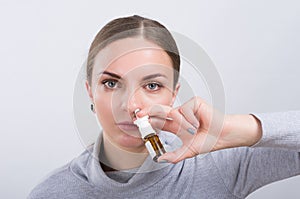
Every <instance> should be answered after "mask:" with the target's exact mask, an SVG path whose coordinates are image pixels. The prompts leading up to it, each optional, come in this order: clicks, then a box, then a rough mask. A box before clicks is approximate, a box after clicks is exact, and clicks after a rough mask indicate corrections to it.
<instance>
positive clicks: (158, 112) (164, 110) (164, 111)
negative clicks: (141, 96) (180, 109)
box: [137, 104, 173, 119]
mask: <svg viewBox="0 0 300 199" xmlns="http://www.w3.org/2000/svg"><path fill="white" fill-rule="evenodd" d="M172 109H173V108H172V107H170V106H165V105H160V104H156V105H153V106H151V107H147V108H144V109H142V110H141V111H139V112H138V113H137V117H142V116H145V115H149V117H159V118H164V119H167V118H169V116H168V115H169V113H170V111H171V110H172ZM172 119H173V118H172Z"/></svg>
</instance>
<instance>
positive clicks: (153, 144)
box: [144, 133, 166, 162]
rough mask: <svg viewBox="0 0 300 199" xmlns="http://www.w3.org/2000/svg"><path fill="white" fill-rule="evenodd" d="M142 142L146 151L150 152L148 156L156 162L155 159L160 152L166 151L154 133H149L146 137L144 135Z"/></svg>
mask: <svg viewBox="0 0 300 199" xmlns="http://www.w3.org/2000/svg"><path fill="white" fill-rule="evenodd" d="M144 142H145V145H146V147H147V150H148V152H149V153H150V156H151V157H152V159H153V160H154V161H155V162H157V159H158V158H159V157H160V156H161V155H162V154H164V153H166V150H165V148H164V146H163V145H162V143H161V141H160V140H159V137H158V136H157V135H156V134H154V133H151V134H149V135H147V136H146V137H144Z"/></svg>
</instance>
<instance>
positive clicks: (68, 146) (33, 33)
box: [0, 0, 300, 199]
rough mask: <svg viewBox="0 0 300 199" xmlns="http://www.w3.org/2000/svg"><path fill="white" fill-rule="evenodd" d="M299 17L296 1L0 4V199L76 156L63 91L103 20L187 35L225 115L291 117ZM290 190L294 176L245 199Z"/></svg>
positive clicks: (295, 191)
mask: <svg viewBox="0 0 300 199" xmlns="http://www.w3.org/2000/svg"><path fill="white" fill-rule="evenodd" d="M299 10H300V3H299V1H297V0H295V1H292V0H286V1H279V0H277V1H274V0H251V1H250V0H247V1H241V0H235V1H233V0H227V1H224V0H219V1H213V0H207V1H178V2H176V1H174V0H168V1H166V0H165V1H158V0H157V1H154V0H151V1H139V0H135V1H113V0H110V1H96V0H94V1H74V0H72V1H71V0H68V1H58V0H51V1H38V0H36V1H33V0H26V1H21V0H19V1H16V0H0V24H1V31H0V34H1V37H0V56H1V73H0V74H1V76H0V91H1V96H0V97H1V103H0V114H1V115H0V122H1V125H0V135H1V139H0V147H1V150H0V158H1V164H0V176H1V181H0V198H12V199H13V198H25V197H26V196H27V194H28V193H29V191H30V190H31V189H32V188H33V187H34V186H35V185H36V184H37V183H38V182H39V180H41V179H42V177H43V176H45V175H46V174H47V173H48V172H50V171H52V170H53V169H54V168H57V167H60V166H61V165H63V164H65V163H67V162H69V161H70V160H71V159H73V158H74V157H76V156H78V155H79V154H80V153H81V152H82V151H83V150H84V146H83V145H82V143H81V140H80V138H79V137H78V135H77V132H76V129H75V124H74V120H73V111H72V108H73V101H72V100H73V99H72V97H73V89H74V85H75V80H76V78H77V75H78V73H79V71H80V67H81V65H82V63H83V62H84V61H85V58H86V56H87V52H88V48H89V45H90V43H91V41H92V39H93V37H94V36H95V34H96V33H97V32H98V30H99V29H100V28H101V27H102V26H103V25H104V24H105V23H106V22H108V21H109V20H111V19H113V18H115V17H118V16H126V15H131V14H139V15H143V16H146V17H150V18H153V19H157V20H158V21H160V22H162V23H163V24H165V25H166V26H167V27H168V28H169V29H171V30H173V31H176V32H179V33H182V34H184V35H186V36H188V37H189V38H191V39H193V40H194V41H196V42H197V43H198V44H199V45H201V46H202V48H203V49H204V50H205V51H206V52H207V54H208V55H209V56H210V57H211V59H212V60H213V61H214V63H215V65H216V68H217V69H218V70H219V73H220V75H221V77H222V80H223V84H224V87H225V93H226V112H227V113H250V112H274V111H285V110H294V109H298V110H299V109H300V103H299V102H300V94H299V93H300V92H299V91H300V86H299V83H300V80H299V75H300V67H299V64H300V56H299V49H300V39H299V35H300V15H299V14H298V12H299ZM195 86H196V85H195ZM199 186H201V185H199ZM299 187H300V177H295V178H291V179H288V180H284V181H280V182H276V183H273V184H271V185H268V186H266V187H264V188H262V189H261V190H259V191H257V192H255V193H253V194H252V195H251V196H249V198H252V199H254V198H256V199H259V198H268V197H272V198H283V197H285V198H295V199H296V198H299V195H300V190H299Z"/></svg>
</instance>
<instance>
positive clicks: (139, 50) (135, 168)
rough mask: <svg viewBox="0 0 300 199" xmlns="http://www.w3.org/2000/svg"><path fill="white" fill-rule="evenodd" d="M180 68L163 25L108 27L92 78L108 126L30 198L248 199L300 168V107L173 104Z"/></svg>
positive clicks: (136, 21) (96, 45) (93, 51)
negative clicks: (155, 147) (261, 110)
mask: <svg viewBox="0 0 300 199" xmlns="http://www.w3.org/2000/svg"><path fill="white" fill-rule="evenodd" d="M179 71H180V57H179V52H178V49H177V46H176V43H175V41H174V39H173V37H172V35H171V34H170V33H169V31H168V30H167V29H166V28H165V27H164V26H163V25H161V24H160V23H158V22H157V21H154V20H151V19H147V18H143V17H140V16H136V15H135V16H130V17H124V18H118V19H115V20H113V21H111V22H109V23H108V24H107V25H105V26H104V27H103V28H102V29H101V30H100V32H99V33H98V34H97V35H96V37H95V39H94V41H93V43H92V45H91V47H90V51H89V56H88V62H87V81H86V88H87V92H88V95H89V97H90V100H91V103H92V106H91V108H92V111H93V112H94V113H95V116H96V117H97V120H98V121H99V123H100V124H101V126H102V128H103V132H102V133H100V135H99V138H98V140H97V141H96V143H95V144H94V145H93V146H91V147H90V148H88V150H86V151H85V152H83V153H82V154H81V155H80V156H79V157H78V158H75V159H74V160H73V161H71V162H70V163H69V164H67V165H65V166H64V167H62V168H60V169H58V170H56V171H54V172H53V173H52V174H51V175H49V176H48V177H47V178H46V179H45V180H44V181H43V182H41V183H40V184H39V185H38V186H37V187H36V188H35V189H34V190H33V191H32V192H31V194H30V196H29V198H153V197H156V198H169V197H171V198H245V197H246V196H247V195H249V194H250V193H251V192H253V191H255V190H256V189H258V188H259V187H262V186H263V185H266V184H268V183H271V182H274V181H277V180H281V179H284V178H288V177H291V176H295V175H299V174H300V168H299V165H300V158H299V157H300V155H299V151H300V147H299V140H300V138H299V135H300V127H299V126H300V124H299V118H300V113H299V112H287V113H281V114H280V113H274V114H256V115H255V116H254V115H225V116H223V115H222V114H221V113H219V112H218V111H217V110H215V109H213V108H212V107H211V106H210V105H208V104H207V103H206V102H205V101H204V100H202V99H201V98H200V97H194V98H192V99H191V100H189V101H188V102H186V103H184V104H183V105H181V106H180V107H177V108H173V107H172V106H173V103H174V100H175V98H176V95H177V93H178V90H179V88H180V85H179V83H178V75H179ZM137 109H140V110H141V111H139V112H138V113H137V114H135V110H137ZM144 115H149V117H150V123H151V124H152V126H153V127H154V128H156V129H161V130H163V131H162V132H160V133H159V135H160V137H161V139H162V141H163V143H164V145H165V146H166V148H168V149H169V152H167V153H165V154H164V155H162V156H161V157H159V159H158V163H156V162H154V161H152V159H151V158H149V156H148V153H147V150H146V148H145V145H144V142H143V140H142V139H141V137H140V133H139V131H138V128H137V127H136V126H135V125H134V124H133V121H135V120H136V119H137V117H142V116H144ZM168 118H172V119H168ZM297 118H298V120H297ZM284 119H285V120H288V121H289V120H294V121H296V122H294V123H286V122H284ZM278 129H279V130H280V131H278ZM166 132H169V133H166ZM174 134H176V135H177V136H174ZM178 138H179V139H180V143H179V145H178V142H177V141H178V140H177V139H178ZM271 147H272V148H271ZM274 147H276V149H274ZM221 149H222V150H221ZM286 149H289V150H286ZM208 152H209V153H208ZM201 154H205V155H201Z"/></svg>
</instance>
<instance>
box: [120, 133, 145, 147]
mask: <svg viewBox="0 0 300 199" xmlns="http://www.w3.org/2000/svg"><path fill="white" fill-rule="evenodd" d="M118 145H120V146H122V147H125V148H130V149H133V150H134V149H137V148H139V149H140V148H144V147H145V144H144V141H143V139H142V138H140V137H134V136H130V135H128V134H126V133H122V135H120V137H119V139H118Z"/></svg>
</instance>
